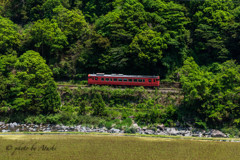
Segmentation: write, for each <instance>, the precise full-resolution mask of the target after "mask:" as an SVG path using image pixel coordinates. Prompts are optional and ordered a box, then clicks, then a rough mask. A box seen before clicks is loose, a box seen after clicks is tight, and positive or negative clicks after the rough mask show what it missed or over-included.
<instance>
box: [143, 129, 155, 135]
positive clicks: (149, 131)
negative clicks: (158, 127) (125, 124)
mask: <svg viewBox="0 0 240 160" xmlns="http://www.w3.org/2000/svg"><path fill="white" fill-rule="evenodd" d="M145 134H154V131H153V130H146V131H145Z"/></svg>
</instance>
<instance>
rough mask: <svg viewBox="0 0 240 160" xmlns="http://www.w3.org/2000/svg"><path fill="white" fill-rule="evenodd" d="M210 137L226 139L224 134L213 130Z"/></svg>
mask: <svg viewBox="0 0 240 160" xmlns="http://www.w3.org/2000/svg"><path fill="white" fill-rule="evenodd" d="M211 137H224V138H226V137H227V135H226V134H224V133H222V132H221V131H219V130H216V129H213V130H212V131H211Z"/></svg>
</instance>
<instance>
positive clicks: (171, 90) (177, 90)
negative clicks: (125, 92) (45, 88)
mask: <svg viewBox="0 0 240 160" xmlns="http://www.w3.org/2000/svg"><path fill="white" fill-rule="evenodd" d="M57 87H58V89H62V88H64V87H68V88H69V89H78V88H79V87H80V88H90V87H89V86H88V85H69V84H58V85H57ZM112 89H125V88H115V87H112ZM146 90H147V91H149V92H154V91H155V89H150V88H147V89H146ZM158 90H160V92H161V93H163V94H167V93H176V94H181V92H182V89H181V88H170V87H167V88H159V89H158Z"/></svg>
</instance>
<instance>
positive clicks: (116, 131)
mask: <svg viewBox="0 0 240 160" xmlns="http://www.w3.org/2000/svg"><path fill="white" fill-rule="evenodd" d="M119 132H120V130H119V129H115V128H112V129H110V133H119Z"/></svg>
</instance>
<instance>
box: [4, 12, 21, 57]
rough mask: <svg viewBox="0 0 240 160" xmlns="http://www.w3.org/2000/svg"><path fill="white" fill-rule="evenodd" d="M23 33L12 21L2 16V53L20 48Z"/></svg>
mask: <svg viewBox="0 0 240 160" xmlns="http://www.w3.org/2000/svg"><path fill="white" fill-rule="evenodd" d="M20 43H21V35H20V34H19V33H18V27H17V25H15V24H14V23H13V22H12V21H10V20H9V19H7V18H3V17H2V16H0V55H1V54H9V53H11V52H13V51H16V50H18V49H19V47H20Z"/></svg>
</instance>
